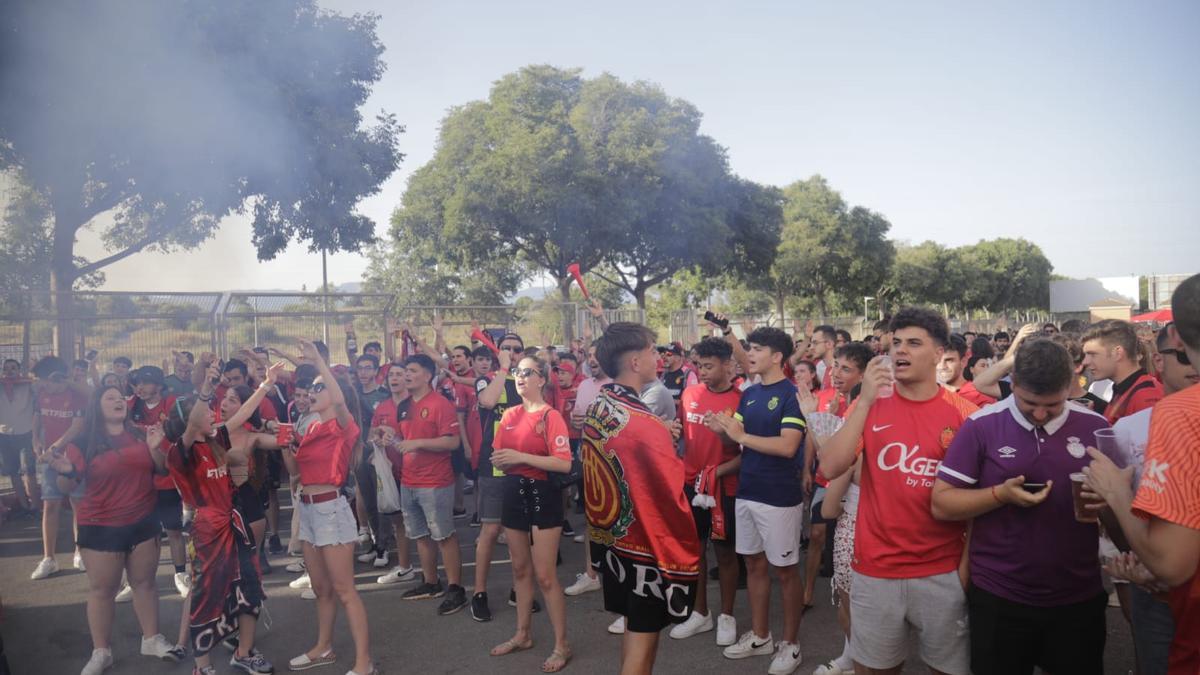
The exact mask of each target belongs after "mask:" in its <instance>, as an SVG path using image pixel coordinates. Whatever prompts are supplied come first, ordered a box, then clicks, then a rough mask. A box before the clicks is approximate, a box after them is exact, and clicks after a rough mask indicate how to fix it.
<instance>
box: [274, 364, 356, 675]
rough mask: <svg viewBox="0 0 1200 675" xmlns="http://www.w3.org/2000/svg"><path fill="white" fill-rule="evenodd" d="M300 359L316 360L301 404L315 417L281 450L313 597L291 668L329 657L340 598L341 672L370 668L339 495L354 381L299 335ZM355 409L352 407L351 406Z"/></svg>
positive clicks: (350, 515)
mask: <svg viewBox="0 0 1200 675" xmlns="http://www.w3.org/2000/svg"><path fill="white" fill-rule="evenodd" d="M300 345H301V348H302V349H303V352H304V354H303V359H304V360H305V361H306V362H307V363H311V364H313V365H315V366H316V367H317V371H318V372H319V373H320V375H319V376H318V377H317V378H316V379H315V380H314V381H313V385H312V387H311V388H309V390H308V392H309V398H310V399H311V401H312V403H311V405H310V406H309V410H310V411H312V412H314V413H316V414H318V415H319V416H320V421H318V422H313V423H312V424H311V425H310V426H309V427H308V431H307V432H306V433H305V434H304V438H303V440H302V441H301V442H300V447H299V448H296V449H295V450H294V451H293V450H291V449H285V450H284V452H283V460H284V463H286V464H287V468H288V472H289V473H291V474H292V475H293V476H299V477H300V485H301V488H300V501H299V502H298V503H297V504H296V510H297V515H298V517H299V518H300V541H301V542H302V543H303V544H304V564H305V565H306V566H307V568H308V576H309V579H310V580H311V581H312V590H313V593H315V594H316V596H317V644H316V645H315V646H314V647H313V648H312V649H310V650H308V651H307V652H305V653H303V654H301V655H300V656H297V657H296V658H294V659H292V660H291V662H290V664H289V667H290V668H291V669H292V670H305V669H308V668H312V667H315V666H320V665H325V664H327V663H332V662H333V661H334V660H335V659H336V657H335V656H334V654H333V621H334V619H335V618H336V616H337V603H338V602H341V604H342V608H343V609H344V610H345V611H346V620H347V621H348V622H349V624H350V634H351V636H353V638H354V651H355V655H354V670H352V671H350V673H349V674H348V675H370V674H372V673H375V672H376V671H375V666H374V664H373V663H372V662H371V654H370V645H369V643H368V635H367V610H366V608H365V607H363V603H362V599H361V598H360V597H359V596H358V591H356V590H355V588H354V545H355V544H356V543H357V542H358V526H357V525H356V524H355V520H354V512H353V511H352V510H351V508H350V503H349V502H348V501H346V498H345V497H344V496H343V495H342V494H341V488H342V486H343V485H345V484H346V479H347V477H348V475H349V471H350V466H351V464H350V461H351V457H352V455H355V454H357V453H356V450H358V449H359V445H360V439H359V425H358V422H357V420H356V419H355V414H356V411H358V410H359V405H358V400H357V399H356V398H355V395H354V387H353V386H350V385H349V383H345V384H343V383H342V382H340V381H339V380H337V379H336V378H334V376H333V373H332V372H330V370H329V365H328V364H327V363H325V359H323V358H321V354H320V353H319V352H318V351H317V348H316V347H315V346H314V345H313V343H311V342H308V341H301V343H300ZM352 411H355V412H352Z"/></svg>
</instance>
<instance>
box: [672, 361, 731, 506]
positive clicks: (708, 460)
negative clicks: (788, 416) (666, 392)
mask: <svg viewBox="0 0 1200 675" xmlns="http://www.w3.org/2000/svg"><path fill="white" fill-rule="evenodd" d="M741 400H742V392H741V391H739V390H738V388H737V387H730V388H729V389H728V390H727V391H723V392H720V393H717V392H715V391H712V390H711V389H709V388H708V385H705V384H693V385H691V386H690V387H688V388H687V389H684V390H683V395H682V396H680V397H679V406H680V408H682V409H683V448H684V455H683V480H684V485H693V484H695V482H696V476H697V475H698V474H699V473H700V472H701V471H703V470H704V468H705V467H707V466H715V465H717V464H724V463H725V462H728V461H729V460H731V459H733V458H734V457H737V456H738V455H739V454H741V449H740V448H739V447H738V444H737V443H726V442H725V441H723V440H722V439H721V437H720V436H718V435H717V434H715V433H713V432H712V431H711V430H709V428H708V427H706V426H704V416H705V415H707V414H708V413H712V414H714V415H715V414H717V413H725V414H726V415H729V416H733V414H734V413H735V412H737V409H738V403H739V402H740V401H741ZM737 483H738V476H737V473H736V472H735V473H732V474H729V475H728V476H725V477H723V478H721V484H722V492H723V494H725V495H726V496H730V497H732V496H733V495H735V494H737Z"/></svg>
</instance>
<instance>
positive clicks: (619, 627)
mask: <svg viewBox="0 0 1200 675" xmlns="http://www.w3.org/2000/svg"><path fill="white" fill-rule="evenodd" d="M608 632H610V633H612V634H613V635H624V634H625V617H623V616H618V617H617V620H616V621H614V622H612V623H610V624H608Z"/></svg>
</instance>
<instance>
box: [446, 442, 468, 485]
mask: <svg viewBox="0 0 1200 675" xmlns="http://www.w3.org/2000/svg"><path fill="white" fill-rule="evenodd" d="M450 466H451V468H453V469H454V475H455V476H466V477H467V478H472V477H473V476H472V472H471V463H470V462H468V461H467V453H465V452H463V449H462V445H461V444H460V445H459V446H458V448H457V449H456V450H454V451H453V452H451V453H450Z"/></svg>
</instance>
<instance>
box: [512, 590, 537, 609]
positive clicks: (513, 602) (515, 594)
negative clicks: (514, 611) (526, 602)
mask: <svg viewBox="0 0 1200 675" xmlns="http://www.w3.org/2000/svg"><path fill="white" fill-rule="evenodd" d="M508 606H509V607H516V606H517V589H515V588H513V589H509V591H508ZM540 611H542V606H541V605H539V604H538V601H537V598H534V599H533V613H534V614H537V613H538V612H540Z"/></svg>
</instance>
